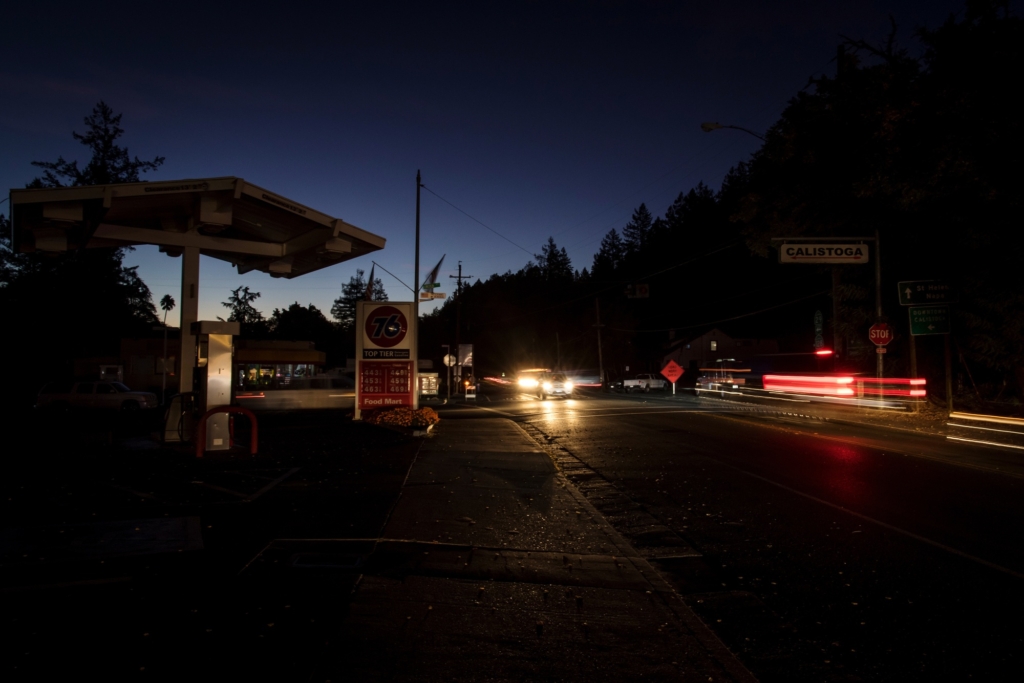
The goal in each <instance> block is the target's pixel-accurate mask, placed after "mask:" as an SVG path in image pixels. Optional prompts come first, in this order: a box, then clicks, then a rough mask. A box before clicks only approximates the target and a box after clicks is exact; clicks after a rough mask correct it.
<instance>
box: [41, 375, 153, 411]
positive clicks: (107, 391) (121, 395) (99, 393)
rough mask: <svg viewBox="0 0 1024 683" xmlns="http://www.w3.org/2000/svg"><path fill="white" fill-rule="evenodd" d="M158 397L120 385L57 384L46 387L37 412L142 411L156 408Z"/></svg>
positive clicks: (117, 383)
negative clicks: (69, 410) (92, 409)
mask: <svg viewBox="0 0 1024 683" xmlns="http://www.w3.org/2000/svg"><path fill="white" fill-rule="evenodd" d="M158 405H159V402H158V401H157V398H156V394H151V393H149V392H147V391H132V390H131V389H129V388H128V387H126V386H125V385H123V384H121V383H120V382H54V383H53V384H48V385H46V386H45V387H43V390H42V391H40V392H39V396H38V398H37V399H36V408H52V409H61V408H63V409H68V408H101V409H102V408H105V409H108V410H124V411H132V410H140V409H145V408H156V407H157V406H158Z"/></svg>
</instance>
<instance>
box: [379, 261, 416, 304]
mask: <svg viewBox="0 0 1024 683" xmlns="http://www.w3.org/2000/svg"><path fill="white" fill-rule="evenodd" d="M370 263H372V264H373V265H375V266H377V267H378V268H380V269H381V270H383V271H384V272H385V273H387V274H388V275H390V276H391V277H393V278H395V279H396V280H398V281H399V282H401V283H402V286H403V287H405V288H406V289H408V290H409V291H410V292H412V293H413V296H415V295H416V292H415V291H413V288H412V287H410V286H409V285H407V284H405V283H404V282H402V280H401V279H400V278H399V277H398V276H397V275H395V274H394V273H392V272H391V271H390V270H388V269H387V268H385V267H384V266H382V265H380V264H379V263H377V262H376V261H370Z"/></svg>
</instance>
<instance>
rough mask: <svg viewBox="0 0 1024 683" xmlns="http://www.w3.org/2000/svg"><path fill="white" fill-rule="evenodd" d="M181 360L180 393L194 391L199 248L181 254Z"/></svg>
mask: <svg viewBox="0 0 1024 683" xmlns="http://www.w3.org/2000/svg"><path fill="white" fill-rule="evenodd" d="M179 310H180V311H181V322H180V325H181V354H180V355H181V359H180V360H179V361H178V365H179V368H178V370H179V371H178V392H179V393H182V394H184V393H186V392H189V391H192V374H193V372H194V370H195V364H196V335H195V334H193V333H192V323H194V322H196V321H197V320H198V319H199V247H184V248H183V249H182V253H181V308H180V309H179Z"/></svg>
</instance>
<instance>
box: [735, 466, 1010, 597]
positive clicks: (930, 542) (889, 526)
mask: <svg viewBox="0 0 1024 683" xmlns="http://www.w3.org/2000/svg"><path fill="white" fill-rule="evenodd" d="M716 459H717V458H716ZM718 462H721V463H722V464H723V465H725V466H726V467H729V468H731V469H734V470H736V471H737V472H739V473H740V474H745V475H747V476H748V477H753V478H754V479H760V480H761V481H763V482H765V483H766V484H771V485H772V486H777V487H778V488H780V489H782V490H783V491H789V492H790V493H795V494H796V495H798V496H802V497H804V498H807V499H808V500H813V501H814V502H816V503H821V504H822V505H827V506H828V507H830V508H833V509H835V510H839V511H840V512H845V513H846V514H848V515H853V516H854V517H856V518H858V519H863V520H864V521H865V522H871V523H872V524H876V525H878V526H880V527H882V528H883V529H888V530H889V531H895V532H896V533H898V534H903V535H904V536H907V537H908V538H912V539H914V540H915V541H920V542H921V543H925V544H927V545H930V546H933V547H935V548H939V549H940V550H945V551H946V552H947V553H951V554H953V555H956V556H958V557H962V558H964V559H967V560H971V561H972V562H977V563H978V564H981V565H984V566H986V567H988V568H989V569H995V570H996V571H999V572H1003V573H1004V574H1009V575H1010V576H1012V577H1014V578H1017V579H1024V574H1021V573H1019V572H1015V571H1013V570H1012V569H1008V568H1006V567H1004V566H1002V565H999V564H996V563H994V562H989V561H988V560H983V559H981V558H980V557H977V556H975V555H971V554H970V553H965V552H964V551H962V550H957V549H956V548H952V547H950V546H948V545H945V544H943V543H939V542H938V541H933V540H932V539H930V538H925V537H924V536H921V535H919V534H915V533H914V532H912V531H907V530H906V529H901V528H899V527H898V526H893V525H892V524H886V523H885V522H883V521H881V520H878V519H875V518H874V517H868V516H867V515H862V514H861V513H859V512H854V511H853V510H850V509H849V508H844V507H843V506H842V505H836V504H835V503H830V502H828V501H827V500H823V499H821V498H818V497H817V496H812V495H811V494H809V493H804V492H803V491H798V490H797V489H794V488H791V487H789V486H786V485H785V484H780V483H779V482H777V481H772V480H771V479H767V478H765V477H762V476H761V475H759V474H754V473H753V472H748V471H747V470H741V469H740V468H738V467H736V466H735V465H730V464H729V463H727V462H723V461H721V460H719V461H718Z"/></svg>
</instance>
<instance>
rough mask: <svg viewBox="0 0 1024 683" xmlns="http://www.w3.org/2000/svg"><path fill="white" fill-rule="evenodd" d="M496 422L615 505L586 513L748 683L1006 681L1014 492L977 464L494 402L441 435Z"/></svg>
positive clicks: (708, 424) (700, 407) (707, 408)
mask: <svg viewBox="0 0 1024 683" xmlns="http://www.w3.org/2000/svg"><path fill="white" fill-rule="evenodd" d="M495 414H499V415H504V416H506V417H510V418H512V419H514V420H516V421H517V422H519V423H520V424H522V425H523V426H524V428H525V429H527V431H528V432H530V433H531V434H533V435H534V436H535V438H537V439H538V441H540V442H541V443H542V444H546V445H547V446H548V448H549V449H550V452H551V453H552V455H553V457H555V458H556V460H557V461H558V462H559V464H560V465H561V466H562V467H563V470H565V471H567V473H571V474H570V479H572V480H574V481H576V482H577V484H578V485H580V486H581V489H582V490H584V492H585V493H588V492H596V491H598V490H599V489H597V488H595V484H594V482H597V483H600V484H602V485H604V486H605V488H606V489H607V488H608V485H610V486H611V487H612V488H613V489H614V493H615V494H616V495H617V497H616V496H609V495H608V494H607V492H606V491H605V492H602V493H600V496H599V497H600V501H601V502H600V503H597V507H598V509H599V510H601V509H602V504H603V505H604V506H605V508H606V509H605V511H606V512H607V514H608V518H609V520H610V521H612V523H613V524H615V525H616V526H617V527H618V528H619V529H620V531H621V532H622V533H623V534H624V535H625V536H627V538H631V539H632V540H634V541H635V544H636V545H637V546H638V547H641V546H644V547H647V550H648V554H649V556H651V557H652V558H653V559H654V560H656V562H657V564H658V566H659V567H660V568H661V570H662V571H663V572H664V573H665V575H666V577H667V578H670V579H671V580H672V581H673V582H674V583H675V585H676V586H677V587H678V589H679V590H680V592H681V593H682V594H683V595H684V596H685V597H686V599H687V601H688V602H689V603H690V604H691V605H692V607H693V608H694V609H695V610H696V611H697V612H698V614H700V615H701V617H702V618H703V619H704V620H705V621H706V623H708V624H709V626H711V627H712V628H713V629H714V630H715V631H716V632H717V633H718V635H719V636H720V637H721V638H722V639H723V640H724V641H725V642H726V643H727V644H728V645H729V647H730V648H731V649H732V650H733V651H734V652H736V653H737V654H738V655H739V657H740V658H741V660H742V661H743V662H744V663H745V664H746V665H747V666H748V667H749V668H750V669H751V671H753V672H754V674H755V675H757V676H758V677H759V678H760V679H761V680H765V681H794V680H817V681H821V680H824V681H855V680H893V681H897V680H899V681H906V680H938V679H945V680H964V679H968V678H974V679H979V680H1011V679H1012V680H1018V679H1017V676H1018V675H1019V671H1020V668H1021V659H1022V653H1024V648H1022V640H1024V629H1022V628H1021V626H1020V623H1019V621H1020V619H1021V608H1022V606H1024V547H1022V544H1021V541H1020V538H1021V534H1020V529H1021V528H1022V524H1024V506H1022V505H1021V500H1022V493H1024V479H1021V478H1019V477H1015V476H1010V475H1007V474H1002V473H997V472H993V471H989V470H986V469H982V468H980V467H979V466H978V463H984V462H986V458H985V455H986V453H985V452H984V451H979V450H977V448H975V447H966V446H963V445H960V444H954V443H950V442H948V441H946V440H945V439H940V438H936V437H933V436H927V435H915V434H909V433H905V432H898V431H892V430H883V429H878V428H875V427H866V426H865V427H857V426H849V425H836V424H831V423H824V422H820V421H813V420H806V421H804V420H800V419H791V418H786V419H780V418H778V417H773V416H770V415H767V414H763V413H759V412H756V411H753V410H752V409H751V408H750V407H747V406H736V407H733V408H730V407H728V406H726V405H722V404H710V403H703V404H701V403H698V402H697V401H695V400H694V401H690V402H685V401H683V402H679V401H676V402H665V401H661V400H658V398H656V397H655V398H652V397H647V396H645V397H633V396H623V397H609V396H591V397H589V398H585V399H573V400H547V401H539V400H537V399H536V398H535V397H533V396H529V395H525V394H516V393H509V394H504V395H495V394H492V395H490V396H484V397H481V399H480V400H479V401H478V403H477V404H476V405H475V406H469V405H458V406H453V407H450V408H447V409H446V410H444V412H443V417H445V418H449V419H452V418H460V417H464V418H472V417H474V416H483V415H486V416H489V417H493V416H494V415H495ZM953 463H958V464H953ZM595 500H596V498H595ZM652 539H654V540H652ZM659 546H663V547H664V548H665V549H666V550H665V552H660V551H659ZM680 547H683V548H686V547H689V548H691V549H692V552H684V551H680V550H679V548H680ZM659 558H660V559H659Z"/></svg>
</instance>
